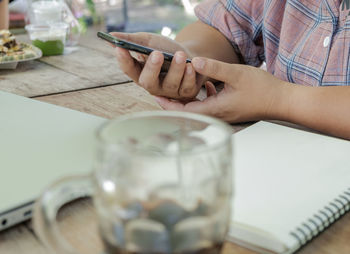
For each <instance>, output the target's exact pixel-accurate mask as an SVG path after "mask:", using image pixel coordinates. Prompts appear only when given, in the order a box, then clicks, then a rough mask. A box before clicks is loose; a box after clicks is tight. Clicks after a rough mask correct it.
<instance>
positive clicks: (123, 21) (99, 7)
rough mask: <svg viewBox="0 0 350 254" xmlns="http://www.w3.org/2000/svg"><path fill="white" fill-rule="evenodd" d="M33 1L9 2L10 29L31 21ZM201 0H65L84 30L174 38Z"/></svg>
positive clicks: (18, 0) (190, 17) (190, 19)
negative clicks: (29, 14) (143, 32)
mask: <svg viewBox="0 0 350 254" xmlns="http://www.w3.org/2000/svg"><path fill="white" fill-rule="evenodd" d="M32 1H33V0H12V1H11V2H10V5H9V6H10V7H9V9H10V29H11V30H12V31H13V32H14V33H19V32H22V31H23V28H24V26H25V25H26V24H29V23H30V18H29V17H28V6H30V5H31V3H32ZM198 2H200V0H65V3H66V5H67V6H68V7H69V9H70V11H71V13H72V15H73V16H74V18H75V19H76V20H77V21H78V23H79V24H80V26H81V28H82V33H84V32H86V29H88V28H89V27H90V26H99V27H101V26H102V27H103V28H104V30H105V31H108V32H110V31H125V32H139V31H146V32H155V33H160V34H163V35H165V36H169V37H175V35H176V33H177V32H178V31H179V30H180V29H181V28H182V27H184V26H185V25H186V24H189V23H191V22H193V21H195V20H196V18H195V15H194V12H193V9H194V7H195V6H196V5H197V4H198Z"/></svg>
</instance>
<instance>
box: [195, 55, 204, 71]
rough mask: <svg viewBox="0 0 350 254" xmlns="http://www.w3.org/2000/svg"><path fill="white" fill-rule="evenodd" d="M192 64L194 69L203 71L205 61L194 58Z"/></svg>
mask: <svg viewBox="0 0 350 254" xmlns="http://www.w3.org/2000/svg"><path fill="white" fill-rule="evenodd" d="M192 64H193V66H194V67H195V68H196V69H203V68H204V65H205V61H204V60H203V59H202V58H198V57H196V58H194V59H193V60H192Z"/></svg>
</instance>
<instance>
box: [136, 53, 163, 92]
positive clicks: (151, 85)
mask: <svg viewBox="0 0 350 254" xmlns="http://www.w3.org/2000/svg"><path fill="white" fill-rule="evenodd" d="M163 62H164V57H163V54H162V53H161V52H159V51H153V52H152V53H151V55H150V57H149V58H148V59H147V61H146V64H145V66H144V67H143V69H142V72H141V74H140V77H139V80H138V83H139V85H140V86H142V87H143V88H145V89H146V90H147V91H148V92H149V93H151V94H155V95H157V94H159V93H160V91H161V89H160V85H159V73H160V70H161V68H162V64H163Z"/></svg>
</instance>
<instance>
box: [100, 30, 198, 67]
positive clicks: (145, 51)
mask: <svg viewBox="0 0 350 254" xmlns="http://www.w3.org/2000/svg"><path fill="white" fill-rule="evenodd" d="M97 36H98V37H99V38H101V39H104V40H106V41H108V42H110V43H112V44H114V45H116V46H117V47H121V48H124V49H128V50H131V51H135V52H138V53H141V54H145V55H149V54H151V52H152V51H154V50H155V49H152V48H148V47H145V46H142V45H139V44H136V43H133V42H129V41H124V40H121V39H119V38H117V37H115V36H112V35H110V34H108V33H104V32H97ZM162 54H163V55H164V60H165V61H169V62H171V60H173V57H174V55H173V54H170V53H167V52H162ZM190 62H191V59H186V63H190Z"/></svg>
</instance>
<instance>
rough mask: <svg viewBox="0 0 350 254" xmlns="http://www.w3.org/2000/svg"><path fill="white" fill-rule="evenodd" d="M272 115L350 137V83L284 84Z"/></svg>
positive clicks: (321, 130)
mask: <svg viewBox="0 0 350 254" xmlns="http://www.w3.org/2000/svg"><path fill="white" fill-rule="evenodd" d="M271 116H275V117H274V118H278V119H281V120H285V121H289V122H293V123H297V124H301V125H304V126H307V127H309V128H312V129H315V130H318V131H320V132H323V133H327V134H330V135H334V136H338V137H343V138H346V139H349V140H350V87H348V86H347V87H344V86H342V87H340V86H338V87H337V86H334V87H305V86H300V85H287V86H283V89H282V90H281V97H280V100H279V104H277V105H276V107H275V108H274V110H273V111H272V112H271Z"/></svg>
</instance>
